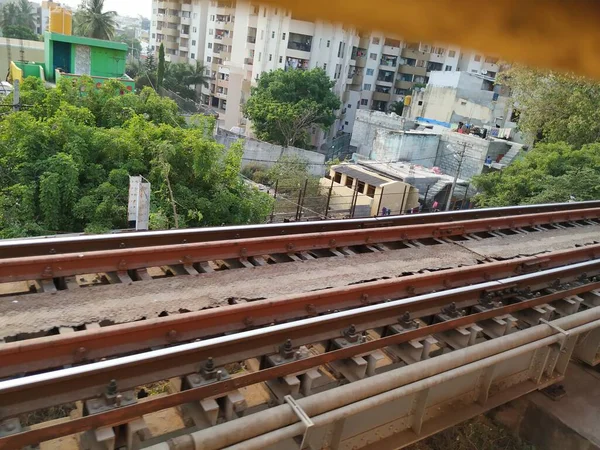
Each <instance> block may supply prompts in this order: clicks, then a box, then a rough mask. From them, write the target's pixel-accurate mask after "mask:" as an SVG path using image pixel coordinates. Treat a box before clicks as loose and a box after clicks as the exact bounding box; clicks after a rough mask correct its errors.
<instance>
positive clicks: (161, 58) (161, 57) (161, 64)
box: [156, 42, 165, 91]
mask: <svg viewBox="0 0 600 450" xmlns="http://www.w3.org/2000/svg"><path fill="white" fill-rule="evenodd" d="M164 79H165V46H164V45H163V43H162V42H161V43H160V47H159V48H158V69H157V70H156V85H157V86H156V88H157V89H158V90H159V91H160V88H161V87H162V85H163V81H164Z"/></svg>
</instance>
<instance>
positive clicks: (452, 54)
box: [448, 50, 456, 58]
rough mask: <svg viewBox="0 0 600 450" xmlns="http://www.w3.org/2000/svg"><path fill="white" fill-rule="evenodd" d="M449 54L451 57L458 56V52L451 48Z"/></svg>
mask: <svg viewBox="0 0 600 450" xmlns="http://www.w3.org/2000/svg"><path fill="white" fill-rule="evenodd" d="M448 56H449V57H450V58H454V57H455V56H456V52H455V51H454V50H450V51H448Z"/></svg>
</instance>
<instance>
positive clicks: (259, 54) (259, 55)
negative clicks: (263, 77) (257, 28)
mask: <svg viewBox="0 0 600 450" xmlns="http://www.w3.org/2000/svg"><path fill="white" fill-rule="evenodd" d="M261 56H262V53H261V52H258V62H260V57H261Z"/></svg>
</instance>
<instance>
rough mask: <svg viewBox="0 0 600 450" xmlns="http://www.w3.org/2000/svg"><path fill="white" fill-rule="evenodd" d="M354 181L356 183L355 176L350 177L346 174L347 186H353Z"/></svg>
mask: <svg viewBox="0 0 600 450" xmlns="http://www.w3.org/2000/svg"><path fill="white" fill-rule="evenodd" d="M352 183H354V178H352V177H349V176H348V175H346V187H349V188H351V187H352Z"/></svg>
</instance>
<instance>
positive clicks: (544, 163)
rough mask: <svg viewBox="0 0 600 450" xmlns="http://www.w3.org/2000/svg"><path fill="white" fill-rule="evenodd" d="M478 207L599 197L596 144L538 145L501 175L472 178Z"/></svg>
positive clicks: (598, 149) (599, 145)
mask: <svg viewBox="0 0 600 450" xmlns="http://www.w3.org/2000/svg"><path fill="white" fill-rule="evenodd" d="M473 183H474V184H475V186H476V187H477V188H478V189H479V190H480V191H481V193H480V194H478V195H477V197H476V201H477V204H478V205H479V206H509V205H519V204H527V203H544V202H566V201H569V200H571V199H575V200H577V201H582V200H593V199H598V198H600V143H593V144H587V145H584V146H583V147H581V148H580V149H577V148H574V147H572V146H570V145H568V144H566V143H564V142H559V143H554V144H538V145H537V146H536V147H535V148H534V149H533V150H531V151H530V152H528V154H527V155H526V156H525V157H523V158H522V159H520V160H518V161H516V162H514V163H513V164H511V165H510V166H508V167H507V168H506V169H504V170H503V171H501V172H492V173H489V174H484V175H479V176H477V177H474V178H473Z"/></svg>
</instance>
